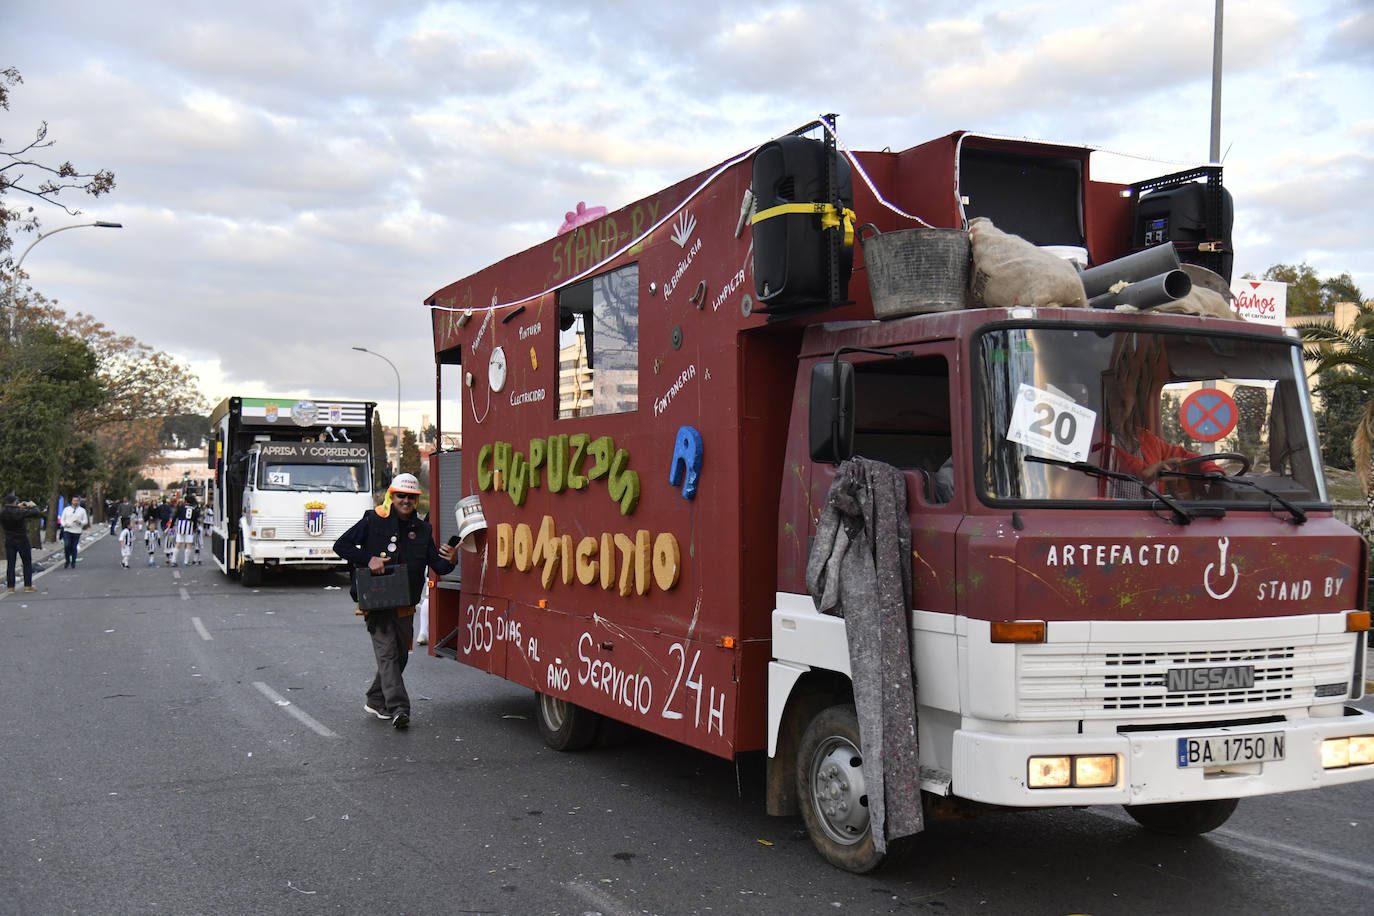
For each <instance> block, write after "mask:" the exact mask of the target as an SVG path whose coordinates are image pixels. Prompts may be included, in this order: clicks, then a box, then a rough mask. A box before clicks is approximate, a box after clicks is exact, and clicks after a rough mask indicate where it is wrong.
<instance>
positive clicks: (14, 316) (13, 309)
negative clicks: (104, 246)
mask: <svg viewBox="0 0 1374 916" xmlns="http://www.w3.org/2000/svg"><path fill="white" fill-rule="evenodd" d="M92 227H94V228H96V229H123V228H124V224H123V223H112V222H109V221H107V220H103V219H98V220H96V221H95V222H93V223H73V224H72V225H70V226H59V227H57V228H56V229H50V230H48V231H47V232H44V233H41V234H40V235H39V236H38V238H36V239H34V240H33V241H32V242H29V247H27V248H25V249H24V252H23V254H21V255H19V260H17V261H15V262H14V271H13V272H12V273H11V274H10V291H9V297H8V303H9V307H10V336H13V335H14V324H15V321H16V320H18V318H19V303H18V302H17V301H16V300H15V293H16V292H17V291H18V289H19V268H20V267H21V266H23V264H24V259H25V258H27V257H28V256H29V252H30V251H33V246H34V245H37V244H38V243H39V242H41V241H43V240H44V239H45V238H47V237H48V236H50V235H57V233H59V232H66V231H67V230H68V229H87V228H92Z"/></svg>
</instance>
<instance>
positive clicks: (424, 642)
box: [415, 636, 429, 646]
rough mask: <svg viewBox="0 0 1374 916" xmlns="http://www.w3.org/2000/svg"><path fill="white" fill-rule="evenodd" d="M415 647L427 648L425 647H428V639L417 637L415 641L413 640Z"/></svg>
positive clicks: (426, 637)
mask: <svg viewBox="0 0 1374 916" xmlns="http://www.w3.org/2000/svg"><path fill="white" fill-rule="evenodd" d="M415 645H417V646H427V645H429V637H428V636H420V637H417V638H416V640H415Z"/></svg>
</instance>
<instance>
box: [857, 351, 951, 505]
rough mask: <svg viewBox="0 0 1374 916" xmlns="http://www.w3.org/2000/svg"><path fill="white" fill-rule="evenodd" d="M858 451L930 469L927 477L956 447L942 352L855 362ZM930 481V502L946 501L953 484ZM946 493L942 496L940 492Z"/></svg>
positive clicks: (893, 462)
mask: <svg viewBox="0 0 1374 916" xmlns="http://www.w3.org/2000/svg"><path fill="white" fill-rule="evenodd" d="M854 402H855V403H854V452H855V454H857V455H862V456H863V457H865V458H872V459H874V460H875V461H883V462H886V463H888V464H890V465H893V466H894V467H898V468H902V469H903V470H912V469H918V470H922V471H925V472H926V479H927V481H928V482H933V481H934V480H935V478H936V475H937V474H939V473H940V472H941V469H942V468H943V469H944V476H943V477H942V478H941V480H946V479H949V478H950V475H951V474H952V471H953V466H952V465H949V466H946V463H947V462H948V461H949V459H950V456H951V454H952V452H953V443H952V440H951V432H950V406H949V363H948V362H946V361H945V358H944V357H943V356H940V355H931V356H916V357H911V358H909V359H877V360H870V361H865V362H861V363H856V364H855V366H854ZM939 490H940V492H939V495H938V496H937V495H936V493H935V492H934V489H933V488H932V487H931V486H928V487H927V495H928V496H930V497H931V502H948V501H949V496H950V495H952V492H951V491H952V485H951V487H948V488H939ZM941 497H943V498H941Z"/></svg>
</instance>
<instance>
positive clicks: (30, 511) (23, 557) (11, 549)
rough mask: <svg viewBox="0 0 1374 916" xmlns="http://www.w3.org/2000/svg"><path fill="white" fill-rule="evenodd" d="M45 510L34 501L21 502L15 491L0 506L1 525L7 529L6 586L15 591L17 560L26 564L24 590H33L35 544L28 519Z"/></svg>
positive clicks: (39, 515) (40, 514)
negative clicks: (30, 535) (31, 541)
mask: <svg viewBox="0 0 1374 916" xmlns="http://www.w3.org/2000/svg"><path fill="white" fill-rule="evenodd" d="M43 514H44V510H42V509H40V508H38V507H37V506H35V505H34V504H33V503H32V502H22V503H21V502H20V501H19V497H18V496H16V495H15V494H13V493H8V494H6V496H5V502H4V505H3V506H0V527H3V528H4V531H5V587H6V589H8V590H9V591H10V592H11V593H13V592H14V584H15V576H14V564H15V561H16V560H18V561H19V562H21V563H23V564H24V591H26V592H31V591H33V590H34V589H33V545H32V544H30V543H29V531H28V520H29V519H31V518H40V517H42V515H43Z"/></svg>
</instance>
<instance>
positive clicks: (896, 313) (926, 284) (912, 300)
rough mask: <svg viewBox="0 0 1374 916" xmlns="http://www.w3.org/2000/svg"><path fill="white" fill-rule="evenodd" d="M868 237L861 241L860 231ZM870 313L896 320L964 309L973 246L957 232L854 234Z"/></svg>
mask: <svg viewBox="0 0 1374 916" xmlns="http://www.w3.org/2000/svg"><path fill="white" fill-rule="evenodd" d="M865 230H872V232H873V235H871V236H869V237H868V238H864V231H865ZM859 238H860V242H861V244H862V245H863V250H864V266H865V267H866V269H867V273H868V291H869V293H870V294H871V295H872V297H873V314H874V316H876V317H878V318H899V317H901V316H903V315H919V314H922V313H925V312H950V311H954V310H955V309H961V308H964V307H965V297H966V296H967V295H968V282H969V268H970V265H971V264H972V262H973V246H972V244H971V243H970V242H969V237H968V233H967V232H965V231H964V230H962V229H900V230H898V231H896V232H884V233H881V234H879V233H878V230H877V228H876V227H874V226H873V225H872V224H871V223H869V224H866V225H864V226H863V227H862V228H860V229H859Z"/></svg>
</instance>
